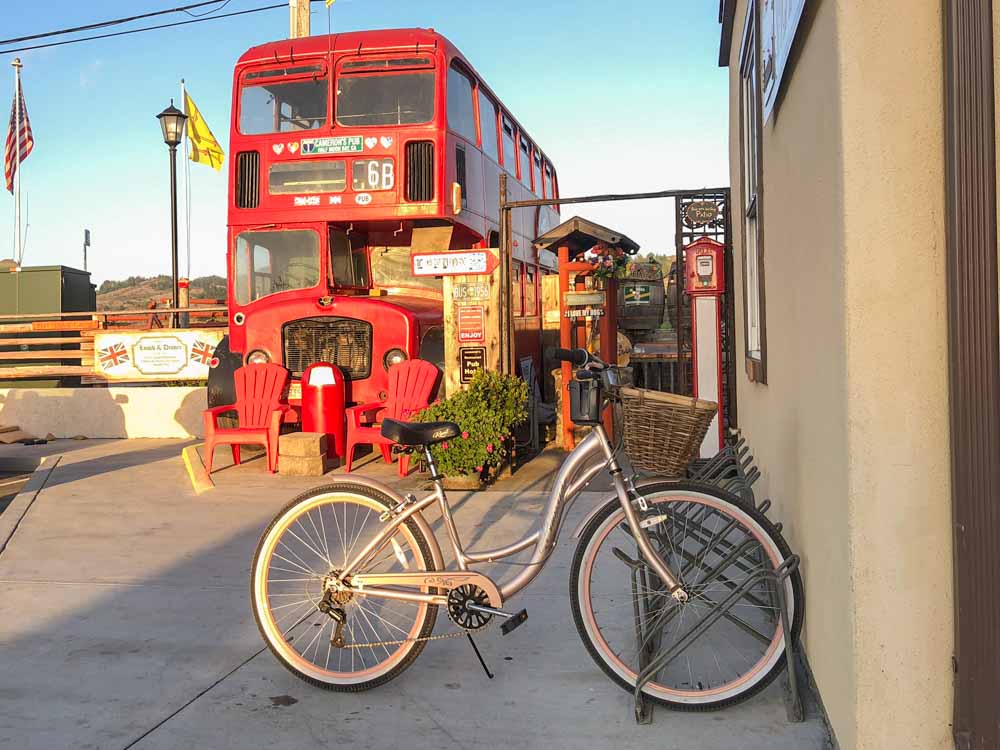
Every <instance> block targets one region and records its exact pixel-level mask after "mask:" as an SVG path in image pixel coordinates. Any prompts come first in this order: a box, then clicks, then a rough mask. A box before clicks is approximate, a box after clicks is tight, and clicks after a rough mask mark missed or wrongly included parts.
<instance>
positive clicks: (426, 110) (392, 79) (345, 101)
mask: <svg viewBox="0 0 1000 750" xmlns="http://www.w3.org/2000/svg"><path fill="white" fill-rule="evenodd" d="M433 118H434V73H432V72H430V71H428V72H412V73H392V74H387V75H381V74H375V75H372V74H371V73H358V74H354V73H347V72H343V73H341V74H340V76H339V77H338V78H337V124H339V125H348V126H351V127H356V126H364V125H420V124H423V123H427V122H430V121H431V120H432V119H433Z"/></svg>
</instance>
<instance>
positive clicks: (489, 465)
mask: <svg viewBox="0 0 1000 750" xmlns="http://www.w3.org/2000/svg"><path fill="white" fill-rule="evenodd" d="M527 403H528V386H527V385H526V384H525V382H524V381H523V380H521V378H519V377H517V376H516V375H504V374H501V373H499V372H489V371H487V370H480V371H479V372H477V373H476V374H475V375H474V376H473V378H472V382H470V383H469V387H468V388H467V389H465V390H464V391H460V392H458V393H456V394H454V395H453V396H451V397H450V398H446V399H443V400H442V401H439V402H437V403H435V404H433V405H432V406H429V407H428V408H426V409H424V410H423V411H421V412H420V413H419V415H418V416H417V419H419V420H421V421H424V422H438V421H447V422H455V423H456V424H458V426H459V427H461V428H462V434H461V435H459V436H458V437H456V438H454V439H453V440H449V441H447V442H444V443H439V444H437V445H435V446H433V447H432V448H431V453H432V454H433V456H434V461H435V463H436V464H437V467H438V470H439V471H440V472H441V473H442V474H444V476H445V477H446V478H447V479H446V482H445V484H446V486H447V487H449V488H450V489H475V488H476V487H479V486H480V485H481V484H482V482H483V480H484V479H485V478H486V477H487V476H488V475H489V474H490V473H491V472H493V471H495V470H496V469H498V468H499V467H500V466H501V465H502V464H503V461H504V458H505V457H506V455H507V448H506V445H507V440H508V439H509V437H510V435H511V432H512V430H513V428H514V427H515V426H516V425H518V424H520V423H521V422H523V421H524V419H525V418H526V417H527V411H526V408H525V407H526V406H527Z"/></svg>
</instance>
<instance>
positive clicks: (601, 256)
mask: <svg viewBox="0 0 1000 750" xmlns="http://www.w3.org/2000/svg"><path fill="white" fill-rule="evenodd" d="M628 258H629V256H628V253H626V252H625V251H624V250H623V249H622V248H620V247H608V246H607V245H603V244H601V245H594V246H593V247H592V248H590V249H589V250H587V251H586V252H585V253H584V254H583V260H584V261H585V262H586V263H590V264H591V266H593V268H594V279H595V280H596V281H597V282H598V285H599V288H603V282H604V280H605V279H620V278H622V277H623V276H625V274H626V272H627V270H628V262H629V261H628Z"/></svg>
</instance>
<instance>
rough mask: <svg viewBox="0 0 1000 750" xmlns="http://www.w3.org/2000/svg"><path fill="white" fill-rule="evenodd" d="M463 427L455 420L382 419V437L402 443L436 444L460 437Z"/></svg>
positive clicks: (412, 444)
mask: <svg viewBox="0 0 1000 750" xmlns="http://www.w3.org/2000/svg"><path fill="white" fill-rule="evenodd" d="M461 433H462V429H461V428H460V427H459V426H458V425H457V424H455V423H454V422H400V421H399V420H398V419H383V420H382V437H384V438H388V439H389V440H392V441H393V442H394V443H399V444H400V445H406V446H415V445H434V444H435V443H440V442H443V441H445V440H448V439H450V438H453V437H458V436H459V435H460V434H461Z"/></svg>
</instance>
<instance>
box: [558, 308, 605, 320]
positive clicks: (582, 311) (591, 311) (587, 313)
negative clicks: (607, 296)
mask: <svg viewBox="0 0 1000 750" xmlns="http://www.w3.org/2000/svg"><path fill="white" fill-rule="evenodd" d="M565 315H566V317H567V318H600V317H601V316H603V315H604V308H603V307H576V308H571V309H569V310H567V311H566V313H565Z"/></svg>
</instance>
